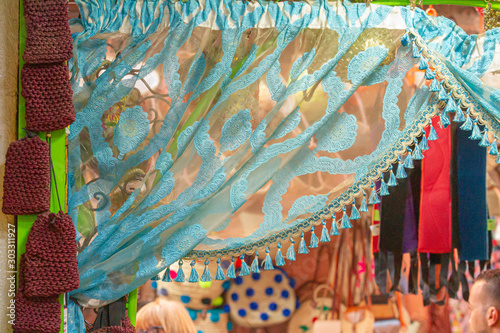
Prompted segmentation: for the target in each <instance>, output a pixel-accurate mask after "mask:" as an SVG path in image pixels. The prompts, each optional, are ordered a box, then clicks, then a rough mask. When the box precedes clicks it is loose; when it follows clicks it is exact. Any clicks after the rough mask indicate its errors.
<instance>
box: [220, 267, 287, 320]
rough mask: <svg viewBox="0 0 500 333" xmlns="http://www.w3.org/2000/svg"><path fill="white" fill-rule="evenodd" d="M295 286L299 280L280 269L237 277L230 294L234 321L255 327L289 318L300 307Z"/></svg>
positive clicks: (228, 304) (228, 303)
mask: <svg viewBox="0 0 500 333" xmlns="http://www.w3.org/2000/svg"><path fill="white" fill-rule="evenodd" d="M294 287H295V281H294V280H293V279H290V278H288V276H287V275H286V273H285V272H283V271H282V270H279V269H275V270H269V271H261V273H252V274H250V275H248V276H245V277H240V276H239V277H237V278H236V279H233V280H232V281H231V286H230V287H229V290H228V292H227V293H226V304H227V306H228V310H229V314H230V316H231V319H232V321H233V322H234V323H235V324H237V325H238V326H242V327H252V328H257V327H266V326H272V325H276V324H281V323H283V322H285V321H287V320H288V319H289V318H290V316H291V315H292V314H293V312H294V311H295V308H296V296H295V291H294Z"/></svg>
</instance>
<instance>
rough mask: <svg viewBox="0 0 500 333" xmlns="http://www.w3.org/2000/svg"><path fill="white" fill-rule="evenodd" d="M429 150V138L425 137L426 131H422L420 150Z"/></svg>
mask: <svg viewBox="0 0 500 333" xmlns="http://www.w3.org/2000/svg"><path fill="white" fill-rule="evenodd" d="M428 149H429V143H428V142H427V138H426V137H425V130H423V131H422V140H420V150H421V151H426V150H428Z"/></svg>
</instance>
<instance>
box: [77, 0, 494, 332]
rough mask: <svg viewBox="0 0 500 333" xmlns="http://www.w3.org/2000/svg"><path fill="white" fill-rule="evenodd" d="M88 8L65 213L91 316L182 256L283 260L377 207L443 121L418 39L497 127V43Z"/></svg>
mask: <svg viewBox="0 0 500 333" xmlns="http://www.w3.org/2000/svg"><path fill="white" fill-rule="evenodd" d="M77 3H78V5H79V7H80V12H81V19H79V20H75V21H73V22H72V28H73V32H74V34H73V37H74V46H75V47H74V50H75V54H74V57H73V59H72V60H71V61H70V69H71V78H72V83H73V91H74V103H75V106H76V111H77V115H76V121H75V122H74V123H73V125H72V126H71V128H70V134H69V150H68V160H69V162H68V178H69V179H68V183H69V185H68V192H69V195H68V207H69V212H70V214H71V216H72V218H73V221H74V223H75V225H76V228H77V235H78V236H77V241H78V246H79V255H78V260H79V265H80V274H81V277H80V288H79V289H78V290H77V291H75V292H73V293H72V294H71V297H72V299H73V300H76V301H78V303H80V304H81V305H83V306H90V307H95V306H100V305H103V304H105V303H107V302H109V301H112V300H114V299H117V298H119V297H121V296H123V295H124V294H126V293H128V292H130V291H131V290H133V289H135V288H137V287H138V286H140V285H142V284H143V283H144V282H146V281H147V280H148V279H150V278H151V277H153V276H155V275H157V274H158V273H159V272H161V271H163V270H165V268H166V267H168V266H169V265H171V264H173V263H174V262H176V261H178V260H179V259H181V258H197V259H203V258H216V257H222V258H226V259H227V258H229V256H239V255H241V254H243V253H253V252H254V251H256V250H257V251H260V252H261V254H263V255H265V253H264V251H263V250H265V249H266V248H267V247H270V248H275V247H276V246H278V245H279V246H280V247H281V246H283V247H285V246H286V247H287V248H288V247H289V246H290V243H289V241H290V238H291V237H297V236H300V234H301V232H302V231H304V230H309V229H310V227H311V226H312V225H314V224H319V225H320V226H321V221H322V219H323V218H324V217H326V216H331V214H332V212H336V213H337V217H339V216H342V215H341V214H342V210H343V208H345V207H347V212H349V213H350V208H349V206H348V205H350V204H352V203H353V198H355V197H357V198H358V204H359V202H361V198H362V197H363V191H365V193H366V194H367V196H368V197H369V196H370V184H371V183H372V181H373V180H374V179H376V178H377V177H379V176H380V174H381V172H382V171H384V170H387V168H388V167H389V166H390V164H391V163H392V162H394V161H396V160H397V158H398V156H399V155H401V154H403V155H402V158H403V159H404V153H405V152H406V151H407V147H408V146H411V145H412V144H413V143H414V139H415V137H416V136H418V135H419V134H420V133H421V129H422V128H423V127H424V125H425V123H426V122H428V119H429V118H430V117H431V116H433V115H434V114H435V113H436V112H437V105H438V102H439V98H438V97H437V94H435V93H434V92H432V91H431V90H435V89H432V88H433V87H432V85H431V83H434V84H438V82H437V81H436V80H437V79H436V80H426V77H425V76H429V75H431V74H429V73H428V72H430V71H431V69H430V67H429V69H428V70H419V69H418V67H419V66H421V64H420V62H421V61H424V62H426V61H428V59H421V58H423V56H422V57H421V56H420V55H419V54H415V52H416V51H418V48H417V47H416V46H415V44H414V43H412V42H410V43H403V44H402V42H401V37H403V36H404V35H405V34H406V32H407V31H410V32H411V33H412V38H413V37H415V38H416V39H415V40H417V39H418V40H419V41H420V46H419V47H425V48H427V49H428V50H429V53H430V54H431V56H432V59H433V60H432V61H433V67H440V68H441V69H440V73H441V74H439V75H440V77H439V79H440V82H441V83H440V84H443V85H446V86H447V87H448V89H449V88H450V87H454V88H453V89H452V91H453V94H454V95H453V97H454V98H460V99H461V100H462V103H464V104H463V105H464V106H466V107H467V108H468V109H469V110H470V113H471V115H472V114H474V115H480V121H481V122H483V123H487V124H488V126H489V128H490V129H491V130H497V128H498V119H500V118H499V110H500V108H499V106H500V93H499V91H498V90H496V89H495V88H493V87H490V86H488V85H485V84H484V83H483V81H481V78H483V79H484V78H486V77H489V75H490V74H491V73H494V72H495V71H498V70H500V51H498V43H499V40H500V37H499V31H498V30H491V31H488V32H487V33H486V34H485V35H482V36H479V37H478V36H467V35H466V34H465V33H464V32H463V31H462V30H461V29H460V28H458V27H457V26H456V25H455V24H454V23H453V22H451V21H449V20H446V19H443V18H437V19H436V18H431V17H428V16H426V15H425V13H423V12H422V11H421V10H418V9H417V10H415V11H411V10H410V9H409V8H400V7H386V6H374V5H371V6H368V7H367V6H366V5H365V4H351V3H349V2H326V1H308V2H305V1H304V2H293V3H292V4H289V3H288V2H281V3H273V2H267V1H255V2H246V3H244V2H241V1H224V0H198V1H195V0H191V1H186V2H174V1H164V0H148V1H133V0H103V1H91V0H78V1H77ZM405 38H406V37H405ZM496 47H497V49H496ZM415 50H416V51H415ZM421 68H422V66H421ZM433 70H434V68H433ZM427 78H429V77H427ZM448 91H451V90H448ZM410 151H411V148H410ZM401 161H402V160H401ZM368 197H366V198H365V199H367V198H368ZM346 205H347V206H346ZM351 222H352V223H355V221H351ZM261 258H263V256H262V257H261ZM70 309H71V312H70V327H71V325H73V328H72V329H74V331H78V328H76V327H77V326H78V327H80V328H79V329H81V323H82V321H81V314H80V313H78V311H77V308H76V306H75V304H74V303H72V304H71V307H70Z"/></svg>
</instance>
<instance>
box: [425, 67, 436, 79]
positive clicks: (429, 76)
mask: <svg viewBox="0 0 500 333" xmlns="http://www.w3.org/2000/svg"><path fill="white" fill-rule="evenodd" d="M435 77H436V74H435V73H434V72H433V71H432V70H431V69H430V68H427V69H426V70H425V79H426V80H432V79H434V78H435Z"/></svg>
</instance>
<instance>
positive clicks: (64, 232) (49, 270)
mask: <svg viewBox="0 0 500 333" xmlns="http://www.w3.org/2000/svg"><path fill="white" fill-rule="evenodd" d="M75 239H76V232H75V227H74V225H73V222H72V220H71V217H70V216H69V215H68V214H65V213H63V212H59V213H57V214H55V213H44V214H40V215H38V217H37V218H36V221H35V223H34V224H33V227H32V228H31V230H30V233H29V235H28V240H27V243H26V267H25V270H24V279H25V295H26V296H29V297H51V296H57V295H60V294H63V293H66V292H69V291H71V290H74V289H77V288H78V283H79V276H78V261H77V259H76V251H77V249H76V240H75Z"/></svg>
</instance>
